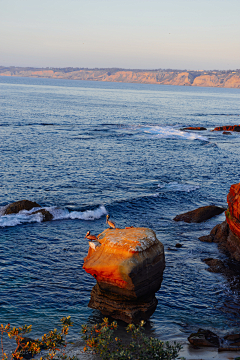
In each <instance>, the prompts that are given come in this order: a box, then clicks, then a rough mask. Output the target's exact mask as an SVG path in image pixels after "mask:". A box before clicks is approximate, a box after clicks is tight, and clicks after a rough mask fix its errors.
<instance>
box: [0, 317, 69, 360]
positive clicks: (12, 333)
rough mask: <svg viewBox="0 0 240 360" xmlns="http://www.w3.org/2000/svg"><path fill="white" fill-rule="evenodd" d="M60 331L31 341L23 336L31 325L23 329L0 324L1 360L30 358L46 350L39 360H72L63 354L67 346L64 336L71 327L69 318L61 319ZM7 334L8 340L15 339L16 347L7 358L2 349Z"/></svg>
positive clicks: (54, 331) (29, 329)
mask: <svg viewBox="0 0 240 360" xmlns="http://www.w3.org/2000/svg"><path fill="white" fill-rule="evenodd" d="M61 323H62V326H61V330H60V331H58V330H57V329H54V330H53V331H49V333H48V334H44V335H43V336H42V339H41V340H39V339H36V340H35V339H31V338H28V337H25V336H24V335H26V334H28V333H30V332H31V329H32V325H30V326H27V325H24V326H23V327H19V328H16V327H13V328H11V326H10V324H7V325H6V326H4V325H3V324H1V327H0V333H1V349H2V360H21V359H23V357H27V358H32V357H33V356H34V355H36V354H39V353H40V352H41V351H42V350H46V351H47V353H46V355H44V356H43V357H41V358H40V359H41V360H43V359H46V360H51V359H53V358H54V359H56V358H58V359H69V360H70V359H72V360H73V359H74V357H73V358H68V357H67V356H66V355H65V353H64V348H65V347H66V346H67V341H66V336H67V334H68V331H69V327H70V326H72V324H73V323H72V321H71V318H70V316H68V317H65V318H62V319H61ZM4 334H7V335H8V337H9V338H10V339H15V340H16V343H17V346H16V349H15V350H14V351H13V352H12V354H11V356H10V357H9V356H8V355H7V354H6V353H5V352H4V349H3V336H4Z"/></svg>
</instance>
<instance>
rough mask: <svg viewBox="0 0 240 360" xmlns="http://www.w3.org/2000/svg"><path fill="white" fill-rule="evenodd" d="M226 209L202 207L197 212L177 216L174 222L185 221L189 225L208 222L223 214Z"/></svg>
mask: <svg viewBox="0 0 240 360" xmlns="http://www.w3.org/2000/svg"><path fill="white" fill-rule="evenodd" d="M225 210H226V209H225V208H222V207H219V206H215V205H209V206H202V207H200V208H198V209H196V210H192V211H188V212H186V213H184V214H180V215H177V216H175V218H174V219H173V220H174V221H185V222H187V223H193V222H194V223H200V222H202V221H205V220H208V219H210V218H212V217H213V216H216V215H220V214H222V213H223V212H224V211H225Z"/></svg>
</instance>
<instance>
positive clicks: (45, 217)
mask: <svg viewBox="0 0 240 360" xmlns="http://www.w3.org/2000/svg"><path fill="white" fill-rule="evenodd" d="M39 213H41V214H42V216H43V221H50V220H52V219H53V215H52V214H51V213H50V212H49V211H47V210H45V209H40V210H37V211H34V212H33V213H32V214H39Z"/></svg>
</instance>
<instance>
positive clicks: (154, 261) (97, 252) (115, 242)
mask: <svg viewBox="0 0 240 360" xmlns="http://www.w3.org/2000/svg"><path fill="white" fill-rule="evenodd" d="M98 240H99V242H100V244H101V246H97V247H95V249H94V247H90V248H89V251H88V255H87V257H86V258H85V259H84V265H83V268H84V269H85V271H86V272H88V273H89V274H91V275H92V276H94V278H95V279H96V280H97V285H96V286H95V287H94V288H93V290H92V297H91V300H90V303H89V306H90V307H92V308H94V309H96V308H97V309H99V310H100V311H101V312H102V313H103V314H104V315H109V316H112V317H114V318H117V319H122V320H124V321H126V322H132V321H133V322H138V321H140V320H141V319H146V318H148V317H149V316H151V315H152V313H153V312H154V311H155V308H156V305H157V300H156V298H155V293H156V292H157V291H158V290H159V289H160V286H161V282H162V277H163V270H164V268H165V257H164V247H163V245H162V243H161V242H160V241H159V240H158V239H157V237H156V235H155V233H154V231H153V230H151V229H148V228H127V229H107V230H105V231H104V232H103V233H101V234H100V235H99V236H98Z"/></svg>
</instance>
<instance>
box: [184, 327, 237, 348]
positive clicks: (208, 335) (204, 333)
mask: <svg viewBox="0 0 240 360" xmlns="http://www.w3.org/2000/svg"><path fill="white" fill-rule="evenodd" d="M188 341H189V342H190V344H191V345H192V346H193V347H194V348H199V347H205V346H211V347H218V351H219V352H221V351H239V350H240V334H229V335H226V336H224V337H223V338H221V337H219V336H218V335H216V334H214V333H213V332H212V331H210V330H204V329H198V331H197V332H196V333H193V334H191V335H190V336H189V337H188Z"/></svg>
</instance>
